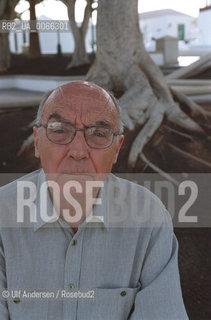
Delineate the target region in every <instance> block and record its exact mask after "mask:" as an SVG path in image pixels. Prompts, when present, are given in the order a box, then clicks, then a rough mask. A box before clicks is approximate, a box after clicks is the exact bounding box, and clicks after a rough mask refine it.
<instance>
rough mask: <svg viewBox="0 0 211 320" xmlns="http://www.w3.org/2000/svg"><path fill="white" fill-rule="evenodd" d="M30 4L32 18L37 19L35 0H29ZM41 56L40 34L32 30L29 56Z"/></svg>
mask: <svg viewBox="0 0 211 320" xmlns="http://www.w3.org/2000/svg"><path fill="white" fill-rule="evenodd" d="M29 5H30V20H34V21H36V13H35V5H36V1H35V0H29ZM40 57H41V51H40V43H39V34H38V32H37V31H36V32H30V39H29V58H30V59H37V58H40Z"/></svg>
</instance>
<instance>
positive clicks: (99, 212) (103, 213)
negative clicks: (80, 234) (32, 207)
mask: <svg viewBox="0 0 211 320" xmlns="http://www.w3.org/2000/svg"><path fill="white" fill-rule="evenodd" d="M108 181H109V176H108V177H107V178H106V180H105V181H104V184H103V187H102V188H101V189H100V191H99V195H98V199H101V204H94V206H93V212H92V213H91V214H90V215H89V216H88V217H87V218H86V220H85V221H83V222H82V223H81V224H80V225H79V228H84V227H85V226H87V224H88V225H89V226H93V227H95V226H96V223H100V224H101V226H102V227H104V228H105V229H107V230H108V214H107V210H108V207H107V192H108V191H107V189H108ZM43 183H46V175H45V172H44V171H43V169H41V170H40V172H39V174H38V182H37V198H36V203H35V204H36V208H37V215H36V217H37V221H36V222H34V231H37V230H38V229H40V228H41V227H43V226H44V225H46V227H47V226H48V227H49V226H51V224H52V223H54V222H56V221H57V220H58V221H59V222H60V224H61V225H62V226H65V227H70V226H69V224H68V223H67V222H65V221H64V220H63V219H61V218H60V217H59V216H58V214H57V213H56V210H55V209H54V207H53V204H52V201H51V198H50V195H49V192H48V191H47V189H46V192H47V194H46V195H45V196H46V199H47V200H46V205H44V203H42V204H41V202H40V187H41V185H42V184H43ZM43 192H44V191H42V193H43ZM43 198H45V197H43ZM46 208H47V210H46ZM48 214H51V215H48ZM43 217H44V219H43Z"/></svg>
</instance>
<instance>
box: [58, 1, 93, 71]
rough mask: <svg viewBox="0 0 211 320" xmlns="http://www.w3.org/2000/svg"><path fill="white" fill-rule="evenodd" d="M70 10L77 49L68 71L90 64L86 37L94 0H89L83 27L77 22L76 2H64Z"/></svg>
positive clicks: (69, 14)
mask: <svg viewBox="0 0 211 320" xmlns="http://www.w3.org/2000/svg"><path fill="white" fill-rule="evenodd" d="M63 2H64V3H65V4H66V5H67V8H68V16H69V20H70V26H71V31H72V34H73V37H74V43H75V48H74V52H73V57H72V60H71V62H70V63H69V64H68V66H67V69H69V68H72V67H77V66H80V65H83V64H87V63H89V56H88V54H87V52H86V45H85V37H86V32H87V29H88V25H89V18H90V16H91V12H92V2H93V0H87V5H86V8H85V11H84V18H83V22H82V25H81V26H80V27H78V25H77V23H76V20H75V3H76V0H65V1H63Z"/></svg>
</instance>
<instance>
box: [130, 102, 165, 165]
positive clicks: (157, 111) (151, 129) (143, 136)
mask: <svg viewBox="0 0 211 320" xmlns="http://www.w3.org/2000/svg"><path fill="white" fill-rule="evenodd" d="M163 118H164V111H163V110H162V105H160V103H159V102H157V104H156V106H155V107H154V108H151V114H150V116H149V119H148V120H147V122H146V123H145V125H144V127H143V128H142V130H141V131H140V132H139V134H138V135H137V137H136V139H135V140H134V142H133V144H132V147H131V150H130V153H129V158H128V163H129V165H131V166H133V167H134V166H135V164H136V160H137V158H138V156H139V154H141V153H142V150H143V148H144V146H145V145H146V144H147V142H148V141H149V140H150V139H151V138H152V136H153V135H154V133H155V132H156V131H157V129H158V128H159V127H160V125H161V123H162V121H163Z"/></svg>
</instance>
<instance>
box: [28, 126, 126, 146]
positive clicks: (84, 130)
mask: <svg viewBox="0 0 211 320" xmlns="http://www.w3.org/2000/svg"><path fill="white" fill-rule="evenodd" d="M55 122H60V123H64V124H68V125H70V126H71V127H73V128H74V129H75V133H74V135H73V138H72V140H70V141H68V142H66V143H57V142H54V141H52V140H51V139H49V137H48V135H47V129H48V123H45V124H43V123H36V124H35V125H34V126H35V127H36V128H41V127H43V128H45V129H46V137H47V138H48V140H49V141H50V142H52V143H55V144H58V145H63V146H64V145H67V144H68V143H71V142H72V141H73V140H74V138H75V136H76V134H77V131H82V132H83V133H84V140H85V141H86V144H87V145H88V146H89V147H90V148H91V149H107V148H109V147H110V146H111V145H112V143H113V141H114V137H116V136H120V135H121V133H120V132H119V131H117V132H114V131H113V130H112V129H111V128H109V127H106V126H102V125H95V126H94V125H93V126H89V127H86V128H77V127H75V126H73V125H72V123H70V122H68V121H55ZM90 128H106V129H109V130H110V131H111V133H112V140H111V143H110V144H109V145H108V146H106V147H99V148H96V147H91V146H90V145H89V144H88V142H87V140H86V135H85V132H86V130H87V129H90Z"/></svg>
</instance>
